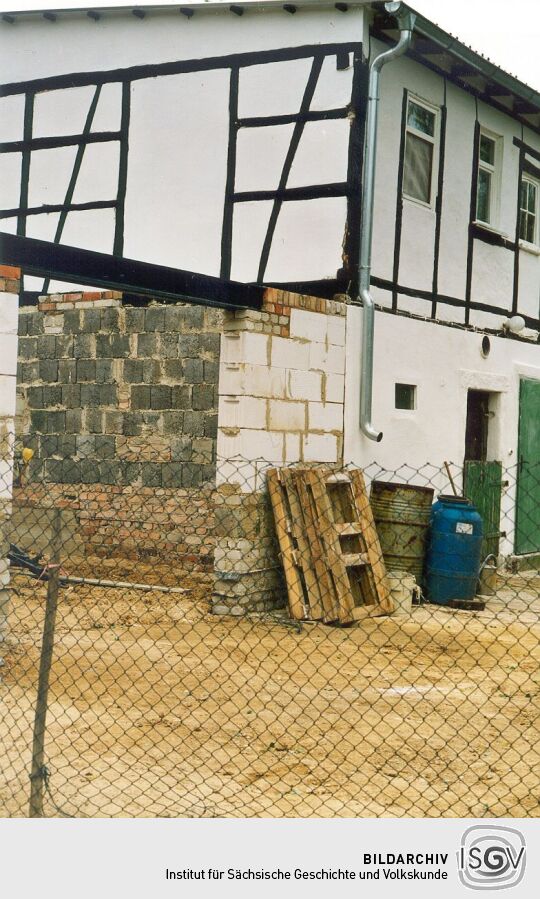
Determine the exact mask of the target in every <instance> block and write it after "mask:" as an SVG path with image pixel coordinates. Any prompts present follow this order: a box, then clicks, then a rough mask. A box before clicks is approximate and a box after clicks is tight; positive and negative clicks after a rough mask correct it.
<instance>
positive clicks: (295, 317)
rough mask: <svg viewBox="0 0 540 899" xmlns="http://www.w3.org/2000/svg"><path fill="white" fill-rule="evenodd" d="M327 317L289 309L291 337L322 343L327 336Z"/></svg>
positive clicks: (303, 310) (316, 313)
mask: <svg viewBox="0 0 540 899" xmlns="http://www.w3.org/2000/svg"><path fill="white" fill-rule="evenodd" d="M327 319H328V316H326V315H323V314H322V313H318V312H307V311H306V310H305V309H291V324H290V332H289V333H290V335H291V337H301V338H302V339H304V340H309V341H315V342H318V343H324V342H325V341H326V336H327Z"/></svg>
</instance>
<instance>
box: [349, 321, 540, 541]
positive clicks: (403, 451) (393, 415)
mask: <svg viewBox="0 0 540 899" xmlns="http://www.w3.org/2000/svg"><path fill="white" fill-rule="evenodd" d="M361 328H362V310H361V309H360V308H358V307H349V308H348V310H347V351H346V356H347V370H346V380H345V385H346V386H345V438H344V446H345V451H344V458H345V460H346V461H350V462H353V463H355V464H358V465H362V466H366V467H368V474H369V471H370V466H371V464H372V463H374V462H375V463H376V466H380V467H381V468H383V469H385V470H387V471H388V472H392V473H394V472H395V473H396V474H395V475H394V474H393V479H397V480H400V479H403V480H407V479H410V480H411V482H412V483H417V484H422V483H425V482H426V480H429V479H431V478H433V476H434V474H435V471H436V470H438V469H440V468H441V467H442V465H443V463H444V461H445V460H446V461H448V462H453V463H454V464H455V465H457V466H460V467H461V465H462V464H463V456H464V451H465V423H466V411H467V390H468V389H480V390H488V391H493V392H494V393H498V394H499V403H498V410H497V414H496V417H495V418H494V419H492V420H491V423H490V432H491V440H490V446H489V451H490V455H491V458H492V459H498V460H500V461H501V462H502V465H503V467H504V468H505V469H508V470H509V472H510V484H509V486H508V488H507V489H506V493H505V497H504V509H503V517H505V519H506V523H507V524H508V522H509V521H510V520H512V521H513V508H514V503H515V473H516V468H515V467H516V465H517V446H518V416H519V380H520V376H522V377H525V376H526V377H530V378H538V379H540V348H539V347H538V345H536V344H531V343H526V342H523V341H516V340H510V339H507V338H504V337H491V338H490V339H491V352H490V354H489V356H488V357H487V358H486V359H484V358H483V357H482V354H481V342H482V336H483V335H482V334H481V333H478V332H471V331H463V330H459V329H455V328H450V327H443V326H441V325H438V324H435V323H431V322H421V321H416V320H414V319H408V318H405V317H402V316H394V315H390V314H388V313H383V312H381V313H378V314H377V316H376V325H375V367H374V392H373V424H374V426H375V427H376V428H377V429H379V430H382V431H383V434H384V436H383V439H382V442H381V443H374V442H373V441H371V440H368V439H367V438H366V437H364V436H363V435H362V434H361V432H360V427H359V412H358V396H359V384H360V354H359V351H358V348H359V347H360V345H361ZM396 383H405V384H414V385H416V386H417V408H416V409H415V410H413V411H404V410H397V409H395V384H396ZM417 469H422V471H421V472H420V474H419V475H416V474H415V472H416V470H417ZM371 471H372V472H374V471H375V468H371ZM434 483H435V486H436V487H437V489H438V490H444V491H446V492H448V488H449V485H448V480H447V478H446V477H444V476H442V477H436V478H435V479H434ZM512 537H513V535H512V534H511V533H509V536H508V539H507V540H506V541H503V543H502V545H501V551H502V552H511V551H512V549H513V543H512Z"/></svg>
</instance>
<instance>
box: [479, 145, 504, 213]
mask: <svg viewBox="0 0 540 899" xmlns="http://www.w3.org/2000/svg"><path fill="white" fill-rule="evenodd" d="M500 157H501V138H499V137H498V136H497V135H494V134H487V133H486V132H484V131H481V132H480V137H479V147H478V181H477V187H476V221H477V222H483V223H484V224H485V225H492V226H495V225H496V224H497V215H498V205H499V180H500V179H499V172H500Z"/></svg>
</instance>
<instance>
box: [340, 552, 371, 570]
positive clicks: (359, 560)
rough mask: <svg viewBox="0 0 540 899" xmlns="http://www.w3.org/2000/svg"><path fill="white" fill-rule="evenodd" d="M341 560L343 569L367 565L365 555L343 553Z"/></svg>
mask: <svg viewBox="0 0 540 899" xmlns="http://www.w3.org/2000/svg"><path fill="white" fill-rule="evenodd" d="M342 559H343V564H344V565H345V568H350V566H351V565H368V564H369V562H368V557H367V555H366V553H343V554H342Z"/></svg>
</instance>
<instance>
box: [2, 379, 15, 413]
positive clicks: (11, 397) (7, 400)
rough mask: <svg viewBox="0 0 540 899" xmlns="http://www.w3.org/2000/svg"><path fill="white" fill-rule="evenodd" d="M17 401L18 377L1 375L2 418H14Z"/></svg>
mask: <svg viewBox="0 0 540 899" xmlns="http://www.w3.org/2000/svg"><path fill="white" fill-rule="evenodd" d="M16 403H17V378H16V376H15V375H0V418H4V417H6V416H7V417H9V418H12V417H13V416H14V415H15V407H16Z"/></svg>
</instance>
